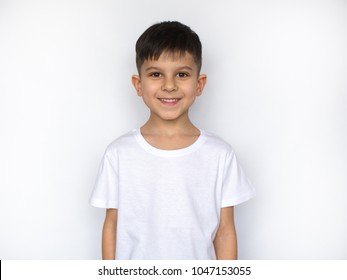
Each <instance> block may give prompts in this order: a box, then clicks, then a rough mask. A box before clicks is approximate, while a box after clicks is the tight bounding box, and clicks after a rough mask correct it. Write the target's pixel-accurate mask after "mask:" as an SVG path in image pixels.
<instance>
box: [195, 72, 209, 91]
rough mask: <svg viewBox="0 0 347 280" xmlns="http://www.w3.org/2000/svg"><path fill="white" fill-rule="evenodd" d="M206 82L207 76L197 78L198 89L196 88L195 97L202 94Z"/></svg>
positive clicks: (202, 75)
mask: <svg viewBox="0 0 347 280" xmlns="http://www.w3.org/2000/svg"><path fill="white" fill-rule="evenodd" d="M206 82H207V76H206V75H205V74H201V75H200V76H199V78H198V87H197V92H196V96H200V95H201V94H202V91H203V90H204V87H205V85H206Z"/></svg>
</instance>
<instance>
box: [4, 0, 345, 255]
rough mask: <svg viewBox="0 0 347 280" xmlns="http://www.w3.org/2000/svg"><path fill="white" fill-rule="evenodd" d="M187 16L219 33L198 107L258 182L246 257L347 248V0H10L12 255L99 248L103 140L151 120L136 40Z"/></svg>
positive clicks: (7, 128)
mask: <svg viewBox="0 0 347 280" xmlns="http://www.w3.org/2000/svg"><path fill="white" fill-rule="evenodd" d="M162 20H179V21H182V22H183V23H185V24H187V25H189V26H191V27H192V29H193V30H195V31H196V32H197V33H198V34H199V36H200V39H201V41H202V43H203V47H204V48H203V60H204V61H203V72H204V73H206V74H207V75H208V85H207V86H206V89H205V91H204V94H203V95H202V96H201V97H199V98H198V100H197V101H196V104H194V106H193V108H192V110H191V118H192V119H193V121H195V123H196V124H197V125H198V126H199V127H200V128H202V129H204V130H206V131H210V132H213V133H216V134H218V135H219V136H221V137H222V138H224V139H225V140H227V141H228V142H230V143H231V144H232V145H233V147H234V149H235V151H236V153H237V155H238V157H239V160H240V162H241V164H242V165H243V167H244V169H245V171H246V173H247V174H248V177H249V178H250V179H251V181H252V182H253V184H254V185H255V187H256V189H257V193H258V195H257V197H256V198H255V199H253V200H251V201H249V202H246V203H245V204H243V205H240V206H238V207H237V208H236V221H237V228H238V238H239V257H240V258H241V259H347V238H346V236H347V218H346V213H347V203H346V199H347V172H346V171H347V170H346V166H347V147H346V143H347V51H346V50H347V36H346V34H347V2H346V1H342V0H341V1H337V0H324V1H323V0H322V1H307V0H304V1H293V0H292V1H274V0H268V1H256V0H253V1H252V0H244V1H236V0H235V1H231V0H215V1H212V0H208V1H207V0H205V1H201V0H194V1H187V0H176V1H163V0H148V1H140V0H138V1H134V0H126V1H125V0H123V1H111V0H109V1H106V0H89V1H82V0H69V1H43V0H41V1H40V0H37V1H34V0H32V1H25V0H22V1H20V0H0V259H98V258H100V251H101V250H100V248H101V245H100V244H101V227H102V223H103V218H104V210H101V209H96V208H92V207H91V206H89V205H88V198H89V195H90V193H91V190H92V188H93V184H94V180H95V177H96V173H97V169H98V166H99V163H100V160H101V157H102V155H103V152H104V150H105V148H106V146H107V144H109V143H110V142H111V141H112V140H113V139H115V138H116V137H118V136H120V135H121V134H123V133H126V132H128V131H129V130H131V129H133V128H135V127H138V126H140V125H142V124H143V123H144V121H145V120H146V118H147V116H148V112H147V109H146V107H145V106H144V105H143V102H142V100H141V99H140V98H138V97H137V96H136V93H135V91H134V90H133V89H132V85H131V83H130V77H131V75H132V74H133V73H136V69H135V58H134V57H135V52H134V44H135V42H136V40H137V38H138V36H139V35H140V34H141V33H142V32H143V31H144V30H145V29H146V28H147V27H149V26H150V25H151V24H153V23H156V22H158V21H162Z"/></svg>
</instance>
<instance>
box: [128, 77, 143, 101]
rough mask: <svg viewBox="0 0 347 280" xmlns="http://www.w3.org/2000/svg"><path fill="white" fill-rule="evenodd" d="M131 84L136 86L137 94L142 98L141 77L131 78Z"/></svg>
mask: <svg viewBox="0 0 347 280" xmlns="http://www.w3.org/2000/svg"><path fill="white" fill-rule="evenodd" d="M131 82H132V84H133V85H134V88H135V90H136V92H137V95H138V96H142V91H141V78H140V76H139V75H133V76H132V77H131Z"/></svg>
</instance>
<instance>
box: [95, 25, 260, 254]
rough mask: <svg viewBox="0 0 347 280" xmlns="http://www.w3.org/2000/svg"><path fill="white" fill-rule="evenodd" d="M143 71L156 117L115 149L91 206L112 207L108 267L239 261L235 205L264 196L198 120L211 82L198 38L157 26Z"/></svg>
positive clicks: (141, 51) (106, 236) (141, 85)
mask: <svg viewBox="0 0 347 280" xmlns="http://www.w3.org/2000/svg"><path fill="white" fill-rule="evenodd" d="M136 64H137V68H138V75H133V77H132V83H133V85H134V87H135V89H136V91H137V94H138V96H140V97H142V99H143V101H144V103H145V104H146V106H147V107H148V108H149V110H150V116H149V119H148V120H147V122H146V123H145V124H144V125H143V126H142V127H141V128H139V129H134V130H132V131H130V132H129V133H127V134H125V135H123V136H121V137H119V138H118V139H116V140H115V141H113V142H112V143H111V144H110V145H109V146H108V148H107V149H106V152H105V155H104V158H103V161H102V163H101V166H100V169H99V173H98V177H97V180H96V185H95V187H94V190H93V193H92V196H91V198H90V203H91V204H92V205H93V206H96V207H102V208H106V209H107V210H106V217H105V222H104V227H103V238H102V256H103V259H115V258H116V259H236V258H237V239H236V230H235V226H234V206H235V205H237V204H239V203H242V202H244V201H246V200H248V199H250V198H252V197H253V196H254V195H255V190H254V188H253V187H252V185H251V184H250V183H249V181H248V180H247V178H246V177H245V175H244V173H243V171H242V169H241V167H240V165H239V164H238V162H237V160H236V157H235V154H234V152H233V150H232V148H231V146H230V145H229V144H228V143H226V142H225V141H223V140H222V139H220V138H219V137H217V136H214V135H212V134H210V133H207V132H205V131H203V130H201V129H199V128H197V127H196V126H195V125H194V124H193V123H192V122H191V120H190V118H189V108H190V107H191V106H192V105H193V103H194V101H195V98H196V96H200V95H201V93H202V91H203V89H204V86H205V84H206V75H204V74H200V70H201V43H200V40H199V37H198V35H197V34H196V33H195V32H193V31H192V30H191V29H190V28H189V27H188V26H186V25H183V24H181V23H179V22H162V23H158V24H155V25H153V26H151V27H150V28H148V29H147V30H146V31H145V32H144V33H143V34H142V35H141V36H140V38H139V39H138V41H137V43H136Z"/></svg>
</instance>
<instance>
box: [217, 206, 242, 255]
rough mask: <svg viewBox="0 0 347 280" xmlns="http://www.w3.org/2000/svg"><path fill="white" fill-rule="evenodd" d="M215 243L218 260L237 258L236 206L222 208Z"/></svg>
mask: <svg viewBox="0 0 347 280" xmlns="http://www.w3.org/2000/svg"><path fill="white" fill-rule="evenodd" d="M213 244H214V249H215V252H216V257H217V260H236V259H237V238H236V229H235V225H234V207H225V208H221V215H220V224H219V227H218V230H217V233H216V237H215V239H214V242H213Z"/></svg>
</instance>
